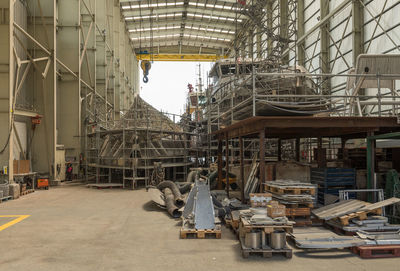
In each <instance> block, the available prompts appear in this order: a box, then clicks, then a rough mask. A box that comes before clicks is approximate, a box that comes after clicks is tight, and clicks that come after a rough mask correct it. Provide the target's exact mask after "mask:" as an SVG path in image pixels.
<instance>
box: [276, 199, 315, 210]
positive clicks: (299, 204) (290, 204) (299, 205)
mask: <svg viewBox="0 0 400 271" xmlns="http://www.w3.org/2000/svg"><path fill="white" fill-rule="evenodd" d="M278 201H279V203H280V204H282V205H285V206H286V208H314V202H286V201H283V200H279V199H278Z"/></svg>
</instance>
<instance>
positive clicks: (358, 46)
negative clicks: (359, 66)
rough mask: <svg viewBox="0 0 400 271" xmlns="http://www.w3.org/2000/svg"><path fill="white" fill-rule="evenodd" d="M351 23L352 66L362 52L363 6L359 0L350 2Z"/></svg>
mask: <svg viewBox="0 0 400 271" xmlns="http://www.w3.org/2000/svg"><path fill="white" fill-rule="evenodd" d="M352 17H353V18H352V23H353V32H352V35H353V67H355V66H356V62H357V57H358V56H359V55H360V54H362V53H364V6H363V5H362V4H361V3H360V1H359V0H354V1H353V3H352Z"/></svg>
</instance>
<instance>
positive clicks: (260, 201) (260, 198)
mask: <svg viewBox="0 0 400 271" xmlns="http://www.w3.org/2000/svg"><path fill="white" fill-rule="evenodd" d="M249 197H250V206H251V207H266V206H267V205H268V203H269V202H270V201H271V200H272V194H271V193H250V194H249Z"/></svg>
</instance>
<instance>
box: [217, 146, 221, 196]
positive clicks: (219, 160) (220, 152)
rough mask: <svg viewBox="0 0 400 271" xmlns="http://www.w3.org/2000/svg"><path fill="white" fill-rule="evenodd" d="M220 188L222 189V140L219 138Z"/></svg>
mask: <svg viewBox="0 0 400 271" xmlns="http://www.w3.org/2000/svg"><path fill="white" fill-rule="evenodd" d="M217 188H218V190H220V189H222V140H221V139H218V187H217Z"/></svg>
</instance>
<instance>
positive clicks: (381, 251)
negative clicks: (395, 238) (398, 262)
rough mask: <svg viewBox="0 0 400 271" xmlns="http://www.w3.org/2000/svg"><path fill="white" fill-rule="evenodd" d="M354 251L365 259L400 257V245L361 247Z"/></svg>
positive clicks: (355, 248) (354, 248)
mask: <svg viewBox="0 0 400 271" xmlns="http://www.w3.org/2000/svg"><path fill="white" fill-rule="evenodd" d="M352 250H353V253H355V254H358V255H360V257H361V258H363V259H372V258H392V257H400V245H386V246H359V247H353V248H352Z"/></svg>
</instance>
